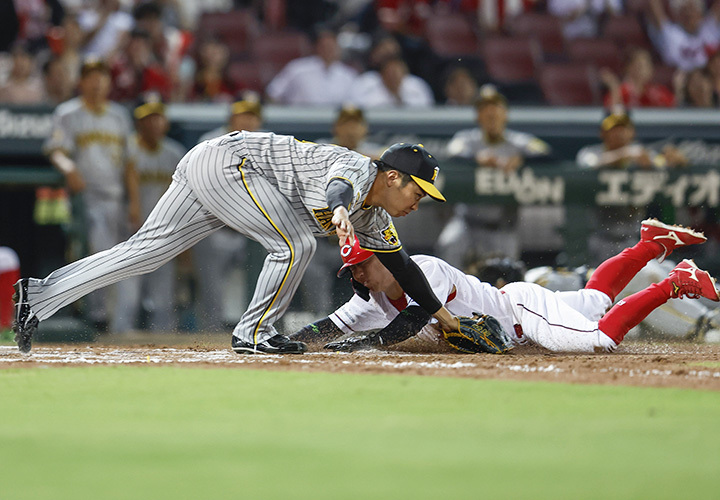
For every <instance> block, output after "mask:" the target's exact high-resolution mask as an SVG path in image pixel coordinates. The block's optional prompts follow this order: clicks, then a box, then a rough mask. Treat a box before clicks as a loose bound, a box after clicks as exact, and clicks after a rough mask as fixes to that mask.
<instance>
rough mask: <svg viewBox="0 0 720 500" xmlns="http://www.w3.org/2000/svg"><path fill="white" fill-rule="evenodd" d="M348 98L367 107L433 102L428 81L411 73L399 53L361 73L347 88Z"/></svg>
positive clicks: (423, 104) (410, 105) (419, 105)
mask: <svg viewBox="0 0 720 500" xmlns="http://www.w3.org/2000/svg"><path fill="white" fill-rule="evenodd" d="M350 94H351V95H350V101H351V102H353V103H354V104H356V105H358V106H365V107H368V108H373V107H380V106H391V107H392V106H394V107H400V106H403V107H404V106H407V107H428V106H432V105H433V104H434V103H435V99H434V97H433V93H432V90H431V89H430V85H428V84H427V82H426V81H425V80H423V79H422V78H420V77H418V76H415V75H411V74H410V73H409V72H408V67H407V64H405V61H404V60H403V58H402V57H400V56H391V57H388V58H387V59H385V60H384V61H382V62H381V64H380V70H379V71H377V72H376V71H367V72H365V73H363V74H362V75H361V76H360V77H359V78H358V80H357V81H356V83H355V85H353V87H352V89H351V92H350Z"/></svg>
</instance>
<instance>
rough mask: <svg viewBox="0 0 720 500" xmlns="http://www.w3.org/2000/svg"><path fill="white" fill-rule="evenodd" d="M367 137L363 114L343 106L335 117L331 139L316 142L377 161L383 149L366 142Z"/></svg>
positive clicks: (366, 124) (355, 109)
mask: <svg viewBox="0 0 720 500" xmlns="http://www.w3.org/2000/svg"><path fill="white" fill-rule="evenodd" d="M367 137H368V123H367V120H366V119H365V112H364V111H363V110H362V109H361V108H358V107H356V106H353V105H345V106H343V107H341V108H340V110H339V111H338V113H337V115H336V116H335V121H334V122H333V126H332V137H330V138H324V139H318V141H317V142H323V143H328V144H337V145H338V146H343V147H345V148H348V149H350V150H352V151H357V152H358V153H362V154H364V155H366V156H369V157H370V158H372V159H374V160H377V159H379V158H380V155H381V154H382V152H383V150H384V148H383V146H381V145H380V144H374V143H371V142H368V140H367Z"/></svg>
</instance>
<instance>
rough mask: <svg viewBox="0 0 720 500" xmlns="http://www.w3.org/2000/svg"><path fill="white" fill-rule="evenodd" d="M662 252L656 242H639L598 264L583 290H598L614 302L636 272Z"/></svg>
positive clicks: (660, 246)
mask: <svg viewBox="0 0 720 500" xmlns="http://www.w3.org/2000/svg"><path fill="white" fill-rule="evenodd" d="M662 250H663V248H662V245H661V244H660V243H658V242H657V241H640V242H638V243H637V244H636V245H635V246H634V247H630V248H626V249H625V250H623V251H622V252H620V253H619V254H618V255H616V256H615V257H611V258H609V259H608V260H606V261H605V262H603V263H602V264H600V265H599V266H598V268H597V269H595V272H594V273H593V274H592V277H591V278H590V281H588V283H587V285H585V288H592V289H594V290H600V291H601V292H603V293H604V294H605V295H607V296H608V297H610V300H612V301H613V302H614V301H615V297H617V295H618V294H619V293H620V292H622V291H623V288H625V287H626V286H627V284H628V283H630V280H631V279H633V278H634V277H635V275H636V274H637V273H638V271H640V269H642V268H643V267H645V264H647V263H648V262H650V261H651V260H652V259H654V258H655V257H657V256H658V255H660V252H662Z"/></svg>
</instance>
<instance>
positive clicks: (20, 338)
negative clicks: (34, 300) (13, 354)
mask: <svg viewBox="0 0 720 500" xmlns="http://www.w3.org/2000/svg"><path fill="white" fill-rule="evenodd" d="M13 288H14V289H15V293H14V294H13V302H15V321H14V322H13V331H14V332H15V342H17V345H18V349H20V352H25V353H28V352H30V349H32V337H33V335H34V334H35V332H36V331H37V327H38V323H40V320H39V319H38V318H37V316H35V313H34V312H32V309H30V304H28V301H27V293H28V291H27V290H28V279H27V278H23V279H20V280H18V281H17V283H15V284H14V285H13Z"/></svg>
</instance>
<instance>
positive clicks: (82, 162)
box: [43, 97, 132, 198]
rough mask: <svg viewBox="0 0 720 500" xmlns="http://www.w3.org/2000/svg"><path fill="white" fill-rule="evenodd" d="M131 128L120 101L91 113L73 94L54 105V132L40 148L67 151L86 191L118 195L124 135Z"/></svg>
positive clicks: (128, 132) (120, 195) (120, 188)
mask: <svg viewBox="0 0 720 500" xmlns="http://www.w3.org/2000/svg"><path fill="white" fill-rule="evenodd" d="M131 131H132V125H131V121H130V116H129V114H128V112H127V111H126V110H125V108H123V107H122V106H120V105H119V104H117V103H114V102H108V103H107V104H106V105H105V109H104V110H103V111H102V112H101V113H94V112H92V111H90V110H89V109H88V108H87V107H86V106H85V105H84V104H83V101H82V99H81V98H79V97H76V98H74V99H71V100H69V101H67V102H64V103H62V104H61V105H59V106H58V107H57V108H56V110H55V114H54V116H53V131H52V134H51V135H50V137H48V139H47V140H46V141H45V144H44V145H43V150H44V151H45V152H46V153H50V152H52V151H53V150H56V149H61V150H64V151H65V152H67V153H68V154H69V155H70V156H71V157H72V158H73V160H74V161H75V165H76V166H77V168H78V170H79V172H80V174H81V175H82V177H83V179H84V180H85V183H86V185H87V190H88V191H89V192H92V193H97V194H101V195H103V196H105V197H109V198H121V197H122V195H123V192H124V188H123V186H124V182H123V172H124V168H125V155H126V151H127V138H128V137H129V136H130V134H131Z"/></svg>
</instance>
